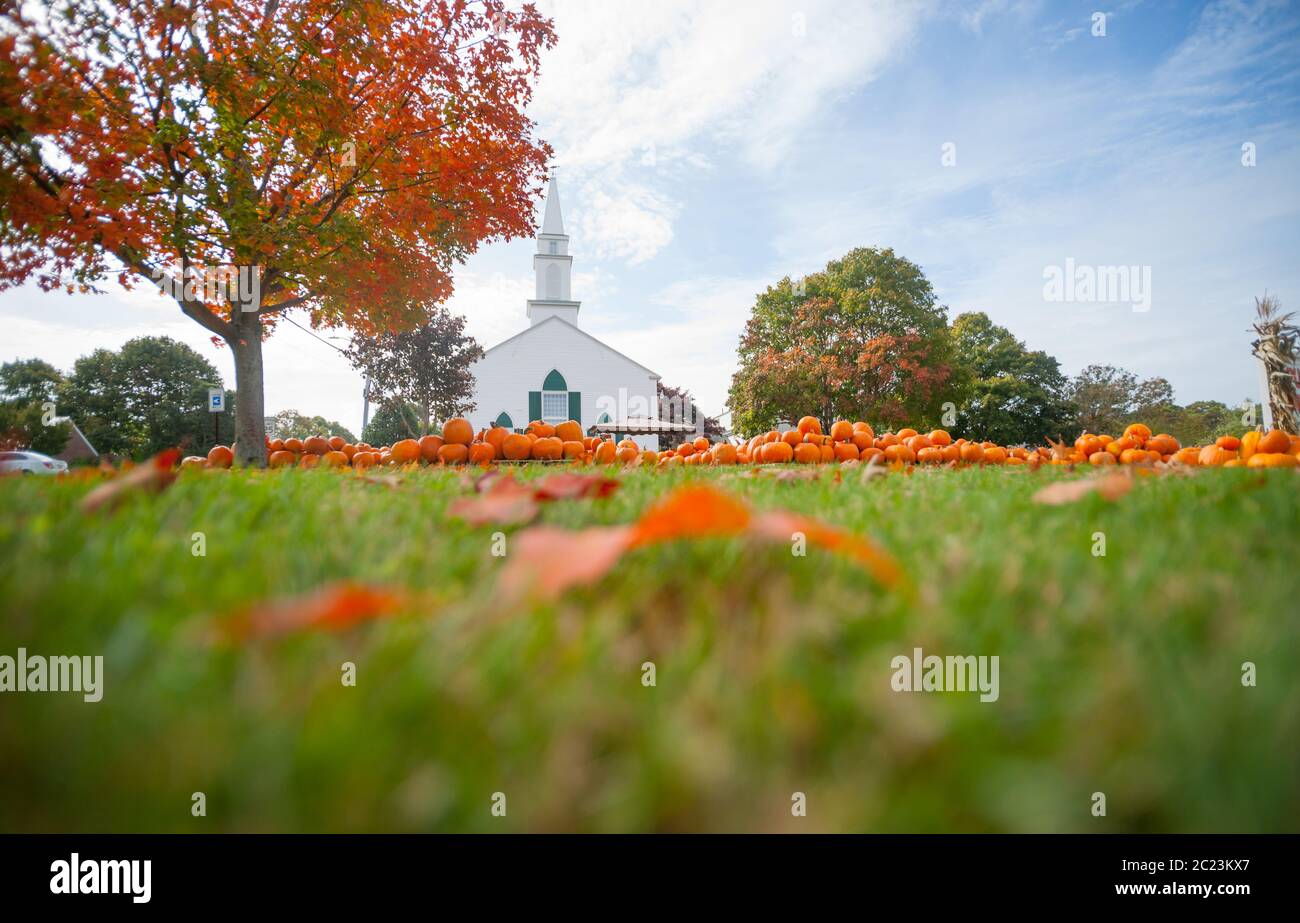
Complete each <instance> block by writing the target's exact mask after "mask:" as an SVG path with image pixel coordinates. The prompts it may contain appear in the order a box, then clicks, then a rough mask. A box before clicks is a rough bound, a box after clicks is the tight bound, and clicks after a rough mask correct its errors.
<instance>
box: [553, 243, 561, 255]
mask: <svg viewBox="0 0 1300 923" xmlns="http://www.w3.org/2000/svg"><path fill="white" fill-rule="evenodd" d="M559 252H560V245H559V244H558V243H556V242H555V241H551V255H552V256H554V255H555V254H557V253H559Z"/></svg>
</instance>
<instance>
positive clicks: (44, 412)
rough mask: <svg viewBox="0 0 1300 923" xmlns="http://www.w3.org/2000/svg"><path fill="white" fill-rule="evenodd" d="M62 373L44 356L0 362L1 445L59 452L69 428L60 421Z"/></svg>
mask: <svg viewBox="0 0 1300 923" xmlns="http://www.w3.org/2000/svg"><path fill="white" fill-rule="evenodd" d="M62 383H63V374H62V373H61V372H60V371H59V370H58V369H56V368H55V367H54V366H52V365H50V364H49V363H48V362H46V361H45V360H44V359H19V360H16V361H14V362H6V363H5V364H4V365H0V448H3V449H31V450H32V451H33V452H40V453H42V454H45V455H58V454H59V453H60V452H62V451H63V449H64V448H65V447H66V446H67V444H68V437H69V436H70V435H72V427H71V426H70V425H69V424H68V423H67V421H59V420H57V419H55V417H56V416H57V415H58V414H59V410H58V404H57V396H58V389H59V386H60V385H61V384H62Z"/></svg>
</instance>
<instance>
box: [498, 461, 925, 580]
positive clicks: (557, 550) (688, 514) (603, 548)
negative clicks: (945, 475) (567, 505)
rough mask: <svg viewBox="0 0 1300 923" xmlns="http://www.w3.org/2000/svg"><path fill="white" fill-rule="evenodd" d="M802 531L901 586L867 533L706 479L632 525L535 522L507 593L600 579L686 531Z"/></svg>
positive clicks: (518, 547)
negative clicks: (756, 503) (570, 526)
mask: <svg viewBox="0 0 1300 923" xmlns="http://www.w3.org/2000/svg"><path fill="white" fill-rule="evenodd" d="M795 532H801V533H803V534H804V536H805V537H806V539H807V540H808V541H809V542H810V543H811V544H813V545H816V546H819V547H822V548H825V549H826V550H828V551H832V552H834V553H837V554H842V555H844V556H846V557H848V558H850V559H851V560H853V561H855V562H856V563H858V564H860V565H862V566H863V567H864V568H865V569H866V570H867V571H868V572H869V573H871V574H872V576H874V577H875V578H876V579H877V580H878V581H879V582H880V583H881V584H883V585H884V586H887V587H891V588H892V587H896V586H899V585H900V584H902V583H903V574H902V572H901V570H900V569H899V567H898V565H897V563H895V561H894V559H893V558H892V557H891V556H890V555H889V554H888V553H887V552H885V551H884V550H882V549H880V548H878V547H877V546H876V545H875V544H874V543H872V542H871V541H869V540H868V539H866V538H864V537H862V536H857V535H853V534H852V533H849V532H845V531H842V530H840V529H837V528H834V527H832V526H828V525H826V524H825V523H822V522H819V521H818V520H815V519H812V518H811V517H807V516H801V515H799V514H796V513H790V512H786V511H775V512H763V513H754V512H752V511H751V510H750V508H749V507H748V506H747V505H746V504H745V503H744V501H742V500H741V499H739V498H737V497H733V496H731V495H729V494H726V493H723V492H722V491H720V490H717V489H716V488H713V487H708V486H704V485H698V486H688V487H682V488H679V489H678V490H675V491H674V492H673V493H671V494H669V495H668V496H667V497H666V498H665V499H664V500H662V501H661V502H659V503H657V504H655V505H654V506H652V507H650V509H648V510H646V511H645V513H643V514H642V516H641V518H640V519H638V520H637V521H636V522H635V523H633V524H632V525H630V526H592V527H589V528H586V529H579V530H577V531H571V530H567V529H559V528H554V527H550V526H534V527H533V528H531V529H526V530H524V531H523V532H521V533H520V534H519V535H518V536H516V537H515V539H514V545H513V547H512V548H511V551H510V555H509V559H508V561H507V562H506V565H505V568H504V569H503V571H502V573H501V588H502V592H503V594H504V595H505V596H506V597H507V598H517V597H519V596H521V595H523V594H524V593H526V592H530V591H531V592H532V593H533V594H534V595H535V596H537V597H539V598H541V599H553V598H555V597H557V596H559V595H560V594H561V593H563V592H564V591H565V590H567V589H569V588H570V587H573V586H585V585H588V584H592V583H595V582H596V581H597V580H600V579H601V578H602V577H604V576H605V574H607V573H608V572H609V571H610V570H611V569H612V568H613V567H614V565H615V564H617V563H618V561H619V559H620V558H621V557H622V556H623V555H624V554H625V553H626V552H628V551H630V550H632V549H634V548H640V547H644V546H647V545H653V544H658V543H660V542H667V541H674V540H677V539H683V538H719V537H728V536H753V537H756V538H760V539H763V540H766V541H779V542H788V541H790V540H791V538H792V537H793V534H794V533H795Z"/></svg>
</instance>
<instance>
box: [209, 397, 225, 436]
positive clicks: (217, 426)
mask: <svg viewBox="0 0 1300 923" xmlns="http://www.w3.org/2000/svg"><path fill="white" fill-rule="evenodd" d="M225 411H226V392H225V391H224V390H223V389H221V388H209V389H208V412H209V413H211V414H212V444H213V445H220V444H221V418H220V417H219V416H217V414H219V413H225Z"/></svg>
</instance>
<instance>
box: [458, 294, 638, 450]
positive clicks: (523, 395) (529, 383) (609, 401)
mask: <svg viewBox="0 0 1300 923" xmlns="http://www.w3.org/2000/svg"><path fill="white" fill-rule="evenodd" d="M552 369H555V370H557V371H558V372H559V373H560V374H561V375H563V376H564V381H565V384H567V385H568V387H569V390H570V391H578V392H580V393H581V394H582V419H581V420H579V421H578V422H579V423H581V424H582V430H583V432H584V433H585V432H586V431H587V428H588V427H590V426H592V425H593V424H595V422H596V420H597V418H598V417H599V416H600V413H601V410H602V409H605V410H608V411H609V412H610V416H611V417H612V418H614V419H621V418H622V415H628V414H631V415H633V416H645V415H646V414H647V413H649V414H650V415H657V408H658V404H657V383H658V380H659V376H658V375H656V374H655V373H654V372H653V371H651V370H650V369H648V368H645V367H644V366H642V365H640V364H639V363H637V362H634V361H632V360H631V359H629V358H628V357H626V356H624V355H622V354H621V353H619V352H618V351H617V350H615V349H614V348H613V347H611V346H607V345H606V344H604V343H602V342H600V341H599V340H597V339H595V338H594V337H592V336H591V335H590V334H587V333H585V332H584V331H582V330H580V329H578V328H577V327H574V326H573V325H572V324H569V323H567V322H566V321H564V320H561V319H560V318H558V317H550V318H547V319H546V320H544V321H541V322H540V323H538V324H536V325H534V326H532V327H529V328H527V329H526V330H524V331H522V332H521V333H519V334H517V335H515V336H513V337H511V338H510V339H508V340H506V341H504V342H502V343H499V344H498V345H496V346H494V347H492V348H491V349H489V350H488V351H487V352H486V353H485V354H484V356H483V358H482V359H480V360H479V361H478V362H476V363H475V364H474V366H473V373H474V379H475V381H474V404H475V409H474V410H473V411H472V412H471V413H470V414H469V420H470V422H471V423H472V424H473V425H474V428H475V429H479V428H481V427H488V426H491V425H492V423H493V421H495V420H496V418H497V416H498V415H499V414H500V413H501V412H502V411H503V410H504V411H505V412H506V413H508V414H509V415H510V419H511V421H512V422H513V423H514V425H515V427H516V428H519V429H522V428H524V427H526V426H527V425H528V422H529V419H530V417H529V415H528V392H530V391H540V390H542V382H543V381H545V380H546V376H547V375H548V374H550V372H551V370H552ZM620 401H621V403H620ZM620 409H621V410H622V415H620V413H619V410H620ZM635 438H636V441H637V443H638V444H640V445H641V446H643V447H644V448H648V449H657V448H658V437H656V436H638V437H635Z"/></svg>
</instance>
